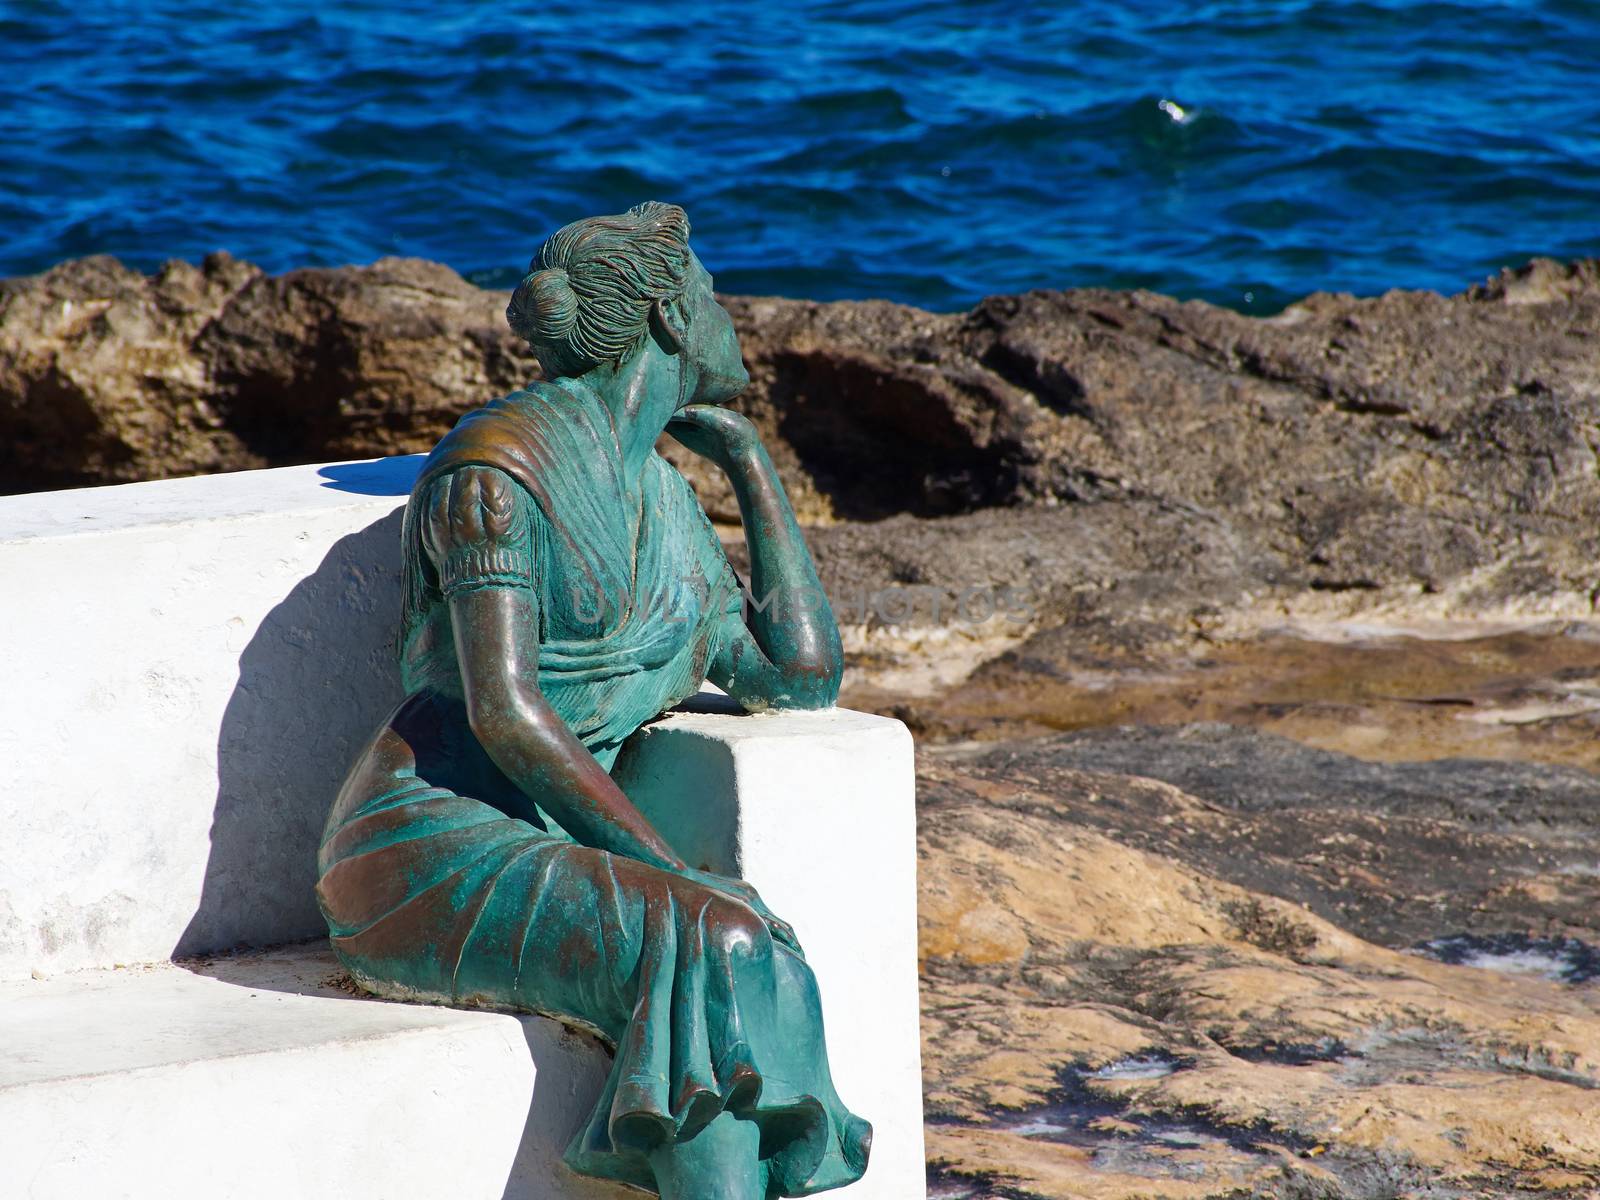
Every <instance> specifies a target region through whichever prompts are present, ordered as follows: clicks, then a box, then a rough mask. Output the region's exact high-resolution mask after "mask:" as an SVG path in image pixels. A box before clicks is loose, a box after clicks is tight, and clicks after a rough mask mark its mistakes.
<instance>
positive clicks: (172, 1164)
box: [0, 947, 637, 1200]
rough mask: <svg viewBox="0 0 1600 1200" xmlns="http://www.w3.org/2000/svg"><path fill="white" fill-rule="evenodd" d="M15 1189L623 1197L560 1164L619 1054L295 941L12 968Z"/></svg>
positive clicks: (1, 1072) (0, 1035) (1, 999)
mask: <svg viewBox="0 0 1600 1200" xmlns="http://www.w3.org/2000/svg"><path fill="white" fill-rule="evenodd" d="M0 1046H4V1047H5V1048H6V1052H5V1054H4V1055H3V1056H0V1195H4V1196H8V1197H12V1196H15V1197H19V1198H24V1197H25V1198H27V1200H55V1198H57V1197H60V1198H62V1200H66V1198H68V1197H71V1198H72V1200H78V1198H80V1197H85V1196H94V1197H106V1198H110V1197H129V1198H134V1197H140V1198H142V1197H158V1196H159V1197H164V1198H165V1197H173V1196H207V1197H223V1196H226V1197H230V1198H240V1200H251V1198H254V1197H260V1198H261V1200H283V1198H284V1197H291V1196H292V1197H321V1196H330V1197H331V1196H339V1197H372V1198H374V1200H378V1198H384V1200H398V1198H402V1197H435V1196H449V1197H452V1200H480V1198H481V1200H502V1197H504V1198H506V1200H511V1198H517V1200H521V1198H524V1197H525V1198H527V1200H534V1198H536V1197H537V1198H540V1200H542V1198H544V1197H550V1198H552V1200H622V1198H623V1197H627V1196H632V1195H637V1193H634V1192H631V1191H629V1190H628V1189H624V1188H618V1187H612V1186H608V1185H604V1184H600V1183H597V1182H595V1181H592V1180H587V1179H582V1178H579V1177H577V1176H575V1175H572V1174H571V1173H570V1172H568V1171H567V1170H566V1168H565V1167H564V1166H562V1165H561V1163H560V1155H561V1151H562V1150H563V1149H564V1148H565V1145H566V1142H567V1139H568V1138H569V1137H570V1136H571V1135H572V1132H573V1130H575V1129H576V1128H577V1127H578V1126H579V1125H580V1124H581V1123H582V1121H583V1119H584V1118H585V1117H586V1116H587V1115H588V1112H589V1110H590V1108H591V1107H592V1105H593V1103H594V1099H595V1097H596V1096H598V1095H599V1093H600V1089H601V1087H602V1085H603V1083H604V1081H605V1076H606V1071H607V1069H608V1068H609V1065H610V1060H609V1058H608V1056H607V1055H606V1053H605V1051H604V1050H603V1049H602V1048H601V1047H600V1046H599V1044H598V1043H596V1042H594V1041H593V1040H591V1039H589V1038H587V1037H584V1036H583V1035H581V1034H576V1033H573V1032H571V1031H569V1030H567V1029H565V1028H564V1027H563V1026H561V1025H559V1024H557V1023H556V1022H554V1021H550V1020H547V1019H545V1018H542V1017H526V1018H519V1017H514V1016H508V1015H504V1014H500V1013H489V1012H470V1011H462V1010H458V1009H447V1008H437V1007H433V1006H429V1005H420V1004H395V1003H388V1002H384V1001H379V1000H373V999H370V998H366V997H361V996H357V995H355V994H352V992H351V991H350V990H348V984H347V983H344V982H343V977H342V974H341V972H340V969H339V966H338V964H337V963H336V961H335V960H334V958H333V956H332V954H331V953H329V952H328V951H327V950H324V949H321V948H310V947H293V948H288V949H283V950H276V951H265V952H258V953H252V954H243V955H238V956H230V957H225V958H218V959H213V960H210V961H202V962H195V963H189V964H163V965H160V966H153V967H138V968H128V969H124V970H106V971H81V972H74V973H71V974H67V975H60V976H55V977H53V978H50V979H45V980H20V981H14V982H9V983H5V984H0Z"/></svg>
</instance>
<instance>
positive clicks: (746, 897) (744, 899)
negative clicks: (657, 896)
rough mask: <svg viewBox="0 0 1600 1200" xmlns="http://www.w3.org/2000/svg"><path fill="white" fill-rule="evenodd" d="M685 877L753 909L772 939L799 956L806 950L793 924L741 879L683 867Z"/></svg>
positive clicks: (804, 953)
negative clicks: (768, 905)
mask: <svg viewBox="0 0 1600 1200" xmlns="http://www.w3.org/2000/svg"><path fill="white" fill-rule="evenodd" d="M680 874H682V875H683V876H684V877H685V878H686V879H692V880H694V881H695V882H696V883H698V884H701V885H702V886H704V887H708V888H710V889H711V890H712V891H714V892H721V893H722V894H723V895H724V896H727V897H728V898H729V899H732V900H737V901H738V902H739V903H740V904H743V905H746V906H747V907H749V908H751V909H753V910H754V911H755V914H756V916H758V917H760V918H761V920H762V921H763V922H764V923H765V924H766V927H767V931H768V932H769V933H771V934H772V938H773V940H774V941H777V942H781V943H783V944H784V945H785V946H787V947H788V948H789V949H791V950H793V951H794V952H795V953H796V954H798V955H799V956H800V957H801V958H804V957H805V956H806V952H805V951H804V950H803V949H801V947H800V939H799V937H797V936H796V935H795V931H794V926H793V925H790V924H789V922H787V921H785V920H784V919H783V918H781V917H779V916H777V915H775V914H774V913H773V911H772V910H771V909H770V908H768V907H767V902H766V901H765V900H763V899H762V898H761V893H759V892H757V891H756V889H755V888H754V887H752V886H751V885H750V884H748V883H746V882H745V881H744V880H742V879H734V878H731V877H730V876H727V875H717V874H715V873H713V872H711V871H696V870H694V869H693V868H685V869H684V870H683V871H681V872H680Z"/></svg>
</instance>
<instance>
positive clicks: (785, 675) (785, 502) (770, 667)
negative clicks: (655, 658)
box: [667, 404, 844, 709]
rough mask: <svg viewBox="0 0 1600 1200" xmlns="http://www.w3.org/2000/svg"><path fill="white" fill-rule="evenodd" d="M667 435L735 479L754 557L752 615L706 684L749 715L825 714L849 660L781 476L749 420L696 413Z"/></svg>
mask: <svg viewBox="0 0 1600 1200" xmlns="http://www.w3.org/2000/svg"><path fill="white" fill-rule="evenodd" d="M667 432H669V433H671V434H672V435H673V436H674V437H675V438H677V439H678V440H679V441H680V442H682V443H683V444H684V445H685V446H687V447H688V448H689V449H691V450H693V451H694V452H695V453H697V454H699V455H701V456H703V457H704V458H707V459H709V460H710V461H711V462H713V463H715V464H716V465H717V466H719V467H721V468H722V470H723V471H724V472H725V473H726V474H727V476H728V480H729V482H730V483H731V484H732V486H733V491H734V495H735V496H737V497H738V500H739V515H740V517H741V519H742V520H743V523H744V533H745V540H746V542H747V543H748V544H749V547H750V580H749V587H750V595H751V601H750V602H749V603H747V604H746V605H745V610H746V611H745V613H743V614H740V613H734V614H731V615H730V616H729V617H727V618H726V619H725V624H724V627H723V629H722V630H721V631H720V636H719V638H718V647H717V652H716V655H715V657H714V658H713V659H712V661H711V663H710V665H709V667H708V670H707V674H708V677H709V678H710V680H711V682H713V683H715V684H716V685H717V686H718V687H720V688H722V689H723V690H724V691H726V692H727V693H728V694H729V695H730V696H732V697H733V698H734V699H735V700H737V701H739V703H741V704H742V705H744V706H745V707H746V708H750V709H761V708H826V707H828V706H829V705H830V704H832V703H833V702H834V701H835V700H836V699H838V696H839V681H840V677H841V675H842V674H843V671H844V650H843V647H842V646H841V645H840V642H839V627H838V625H837V624H836V623H835V622H834V619H833V611H832V609H831V608H830V607H829V605H828V598H827V596H826V595H825V594H824V593H823V590H822V584H821V582H820V581H819V580H818V578H817V568H816V564H815V563H814V562H813V561H812V558H811V552H810V551H809V550H808V549H807V548H806V543H805V538H804V537H803V536H802V535H801V532H800V526H799V524H798V522H796V520H795V516H794V508H793V506H792V505H791V504H790V503H789V497H788V495H787V494H786V493H785V492H784V490H783V483H782V481H781V480H780V479H779V478H778V472H777V469H776V468H775V467H774V466H773V465H772V459H771V457H770V456H769V455H768V454H767V449H766V447H765V446H763V445H762V444H761V438H760V435H759V434H757V432H756V429H755V427H754V426H753V425H751V423H750V422H749V420H748V419H746V418H745V417H743V416H742V415H740V414H739V413H736V412H733V411H731V410H729V409H726V408H719V407H714V406H711V405H699V404H697V405H691V406H690V407H688V408H686V409H684V410H683V411H682V412H680V413H679V414H678V415H677V416H676V417H675V418H674V419H673V421H672V423H671V424H670V425H668V426H667Z"/></svg>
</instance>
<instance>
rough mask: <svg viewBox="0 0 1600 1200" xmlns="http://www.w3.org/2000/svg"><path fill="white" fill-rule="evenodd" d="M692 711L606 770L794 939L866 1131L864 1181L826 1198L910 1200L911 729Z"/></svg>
mask: <svg viewBox="0 0 1600 1200" xmlns="http://www.w3.org/2000/svg"><path fill="white" fill-rule="evenodd" d="M691 706H692V707H693V708H695V709H697V710H699V711H690V712H677V713H672V714H670V715H668V716H666V717H663V718H661V719H659V720H657V721H656V722H654V723H652V724H650V725H647V726H645V728H644V729H642V730H640V731H639V732H638V733H637V734H635V735H634V737H633V739H632V740H631V741H630V742H629V744H628V746H627V747H626V748H625V749H624V751H623V754H622V756H621V758H620V759H619V761H618V763H617V766H616V768H615V770H614V771H613V775H614V776H615V778H616V779H617V781H618V782H619V783H621V784H622V787H623V790H624V791H626V792H627V793H628V795H629V796H630V797H632V798H633V800H634V802H635V803H636V804H638V805H639V807H640V809H641V810H642V811H643V812H644V814H645V815H646V816H648V817H649V818H650V819H651V821H652V822H653V823H654V824H655V825H656V827H657V828H658V829H660V830H661V832H662V834H663V835H664V836H665V837H666V839H667V840H668V841H669V842H671V843H672V845H673V848H674V849H676V850H677V851H678V853H679V854H681V855H683V856H684V857H685V858H686V859H688V860H689V862H690V863H692V864H693V865H695V866H703V867H708V868H710V869H711V870H715V871H722V872H725V873H728V874H733V875H738V876H740V877H742V878H744V879H747V880H749V881H750V882H751V883H753V884H755V886H756V888H757V890H759V891H760V893H761V895H762V898H763V899H764V900H766V902H767V906H768V907H769V908H771V909H772V911H773V912H775V913H777V914H778V915H779V916H780V917H782V918H784V919H785V920H786V921H789V922H790V923H791V924H792V925H793V926H794V927H795V931H796V932H797V933H798V934H799V936H800V943H801V945H802V946H804V947H805V951H806V958H807V961H809V962H810V963H811V965H812V967H813V968H814V969H815V971H816V973H817V980H818V983H819V985H820V986H821V989H822V1010H823V1020H824V1025H825V1028H826V1032H827V1039H828V1058H829V1061H830V1063H831V1064H832V1067H833V1075H834V1082H835V1083H836V1084H837V1085H838V1088H839V1095H840V1097H841V1098H843V1100H844V1102H845V1103H846V1104H848V1105H850V1107H851V1108H852V1109H853V1110H854V1111H855V1112H858V1113H860V1114H861V1115H862V1116H863V1117H866V1118H867V1119H868V1120H869V1121H871V1122H872V1124H873V1143H872V1165H871V1167H870V1168H869V1169H868V1171H867V1175H866V1177H865V1178H864V1179H863V1180H862V1181H861V1182H860V1183H858V1184H855V1185H854V1186H852V1187H849V1188H845V1189H843V1190H841V1191H840V1192H838V1193H837V1194H838V1195H840V1196H860V1197H862V1198H863V1200H865V1198H866V1197H868V1196H873V1197H883V1198H884V1200H901V1198H904V1197H912V1196H921V1195H922V1193H923V1188H924V1182H925V1179H926V1166H925V1160H924V1157H923V1139H922V1058H921V1043H920V1038H919V1028H918V996H917V831H916V797H915V788H916V784H915V767H914V763H913V759H912V743H911V734H910V733H909V732H908V731H907V730H906V727H905V726H904V725H902V724H901V723H900V722H899V721H895V720H891V719H889V718H887V717H878V716H871V715H869V714H866V713H858V712H850V711H848V710H846V709H833V710H830V711H827V712H815V713H807V712H786V713H768V714H761V715H750V714H743V713H740V712H739V710H738V708H737V707H736V706H735V705H734V704H733V702H732V701H730V700H727V699H726V698H720V697H711V696H701V697H698V698H697V699H696V700H695V701H693V702H691ZM733 714H738V715H733Z"/></svg>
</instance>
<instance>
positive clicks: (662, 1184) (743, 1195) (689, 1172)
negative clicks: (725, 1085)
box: [650, 1112, 767, 1200]
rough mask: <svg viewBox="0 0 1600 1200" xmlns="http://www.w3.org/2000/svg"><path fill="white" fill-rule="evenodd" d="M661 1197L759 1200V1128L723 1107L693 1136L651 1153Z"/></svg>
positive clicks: (762, 1173)
mask: <svg viewBox="0 0 1600 1200" xmlns="http://www.w3.org/2000/svg"><path fill="white" fill-rule="evenodd" d="M650 1170H651V1171H652V1172H654V1174H655V1177H656V1187H657V1188H658V1189H659V1190H660V1192H661V1200H762V1197H764V1196H765V1195H766V1194H767V1180H766V1168H765V1166H764V1165H763V1164H762V1162H761V1130H760V1129H759V1128H757V1126H756V1123H755V1122H754V1121H747V1120H744V1119H742V1118H740V1117H736V1116H734V1115H733V1114H732V1113H731V1112H724V1113H722V1114H721V1115H719V1116H718V1117H716V1118H715V1119H714V1120H713V1121H711V1123H710V1124H708V1125H707V1126H706V1127H705V1128H704V1129H702V1130H700V1132H699V1133H697V1134H695V1135H694V1136H693V1137H692V1138H690V1139H688V1140H687V1141H683V1142H669V1143H667V1144H665V1145H663V1146H660V1147H658V1148H657V1149H655V1150H652V1151H651V1152H650Z"/></svg>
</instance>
